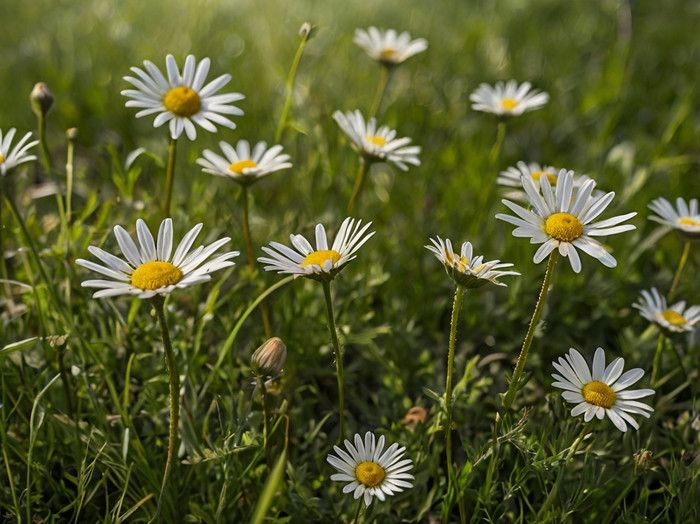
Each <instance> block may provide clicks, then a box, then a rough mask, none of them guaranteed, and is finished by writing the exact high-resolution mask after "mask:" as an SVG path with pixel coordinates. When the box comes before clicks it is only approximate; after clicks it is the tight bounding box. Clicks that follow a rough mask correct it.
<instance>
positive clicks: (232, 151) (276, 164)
mask: <svg viewBox="0 0 700 524" xmlns="http://www.w3.org/2000/svg"><path fill="white" fill-rule="evenodd" d="M219 147H220V148H221V151H222V152H223V154H224V155H223V156H221V155H218V154H216V153H214V152H213V151H211V150H209V149H205V150H204V151H203V152H202V157H203V158H198V159H197V164H199V165H200V166H202V168H203V169H202V171H204V172H205V173H209V174H211V175H217V176H223V177H228V178H231V179H233V180H235V181H236V182H238V183H240V184H251V183H253V182H255V181H257V180H259V179H260V178H262V177H264V176H267V175H269V174H271V173H274V172H276V171H280V170H282V169H288V168H290V167H292V164H291V163H290V162H289V155H287V154H283V153H282V146H281V145H275V146H272V147H270V148H268V147H267V144H266V143H265V142H258V143H257V144H255V145H254V146H253V148H252V149H251V147H250V144H249V143H248V141H247V140H239V141H238V143H237V144H236V146H235V147H234V146H232V145H230V144H227V143H226V142H223V141H222V142H219Z"/></svg>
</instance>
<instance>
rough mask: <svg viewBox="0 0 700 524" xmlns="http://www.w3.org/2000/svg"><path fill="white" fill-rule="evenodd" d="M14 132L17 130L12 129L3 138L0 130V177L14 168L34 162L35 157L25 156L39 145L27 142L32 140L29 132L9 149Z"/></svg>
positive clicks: (34, 141) (34, 142)
mask: <svg viewBox="0 0 700 524" xmlns="http://www.w3.org/2000/svg"><path fill="white" fill-rule="evenodd" d="M16 132H17V130H16V129H15V128H14V127H13V128H10V129H9V130H8V131H7V133H5V135H4V136H3V132H2V129H0V175H2V176H5V175H6V174H7V172H8V171H9V170H10V169H12V168H13V167H15V166H18V165H20V164H24V163H25V162H31V161H32V160H36V155H29V154H27V151H29V150H30V149H31V148H32V147H34V146H35V145H37V144H38V143H39V141H38V140H33V141H31V142H30V141H29V140H30V139H31V138H32V133H31V132H29V133H27V134H26V135H24V136H23V137H22V138H21V139H20V140H19V142H17V143H16V144H15V147H13V148H12V149H10V147H11V146H12V139H13V138H14V137H15V133H16Z"/></svg>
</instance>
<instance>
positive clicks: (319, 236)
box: [258, 217, 375, 280]
mask: <svg viewBox="0 0 700 524" xmlns="http://www.w3.org/2000/svg"><path fill="white" fill-rule="evenodd" d="M371 225H372V222H368V223H366V224H365V225H364V226H363V225H362V220H355V219H354V218H350V217H348V218H346V219H345V220H343V223H342V224H341V225H340V229H339V230H338V234H337V235H336V236H335V240H334V241H333V245H332V246H331V247H330V249H329V247H328V237H327V236H326V229H325V228H324V227H323V225H322V224H317V225H316V249H314V248H313V246H312V245H311V244H310V243H309V241H308V240H306V238H304V237H303V236H302V235H289V241H290V242H291V243H292V246H294V248H295V249H292V248H290V247H287V246H285V245H284V244H280V243H279V242H270V246H269V247H267V246H265V247H263V248H262V250H263V251H264V252H265V253H266V254H267V255H269V256H268V257H260V258H258V262H261V263H263V264H266V265H265V271H276V272H278V273H283V274H291V275H295V276H306V277H309V278H314V279H316V280H326V279H332V278H334V277H335V275H336V274H337V273H338V272H339V271H340V270H341V269H342V268H343V266H345V264H347V263H348V262H350V261H351V260H352V259H354V258H355V253H357V250H358V249H360V248H361V247H362V246H363V245H364V243H365V242H367V241H368V240H369V239H370V238H372V236H374V233H375V231H371V232H368V231H367V230H368V229H369V227H370V226H371Z"/></svg>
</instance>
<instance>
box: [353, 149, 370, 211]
mask: <svg viewBox="0 0 700 524" xmlns="http://www.w3.org/2000/svg"><path fill="white" fill-rule="evenodd" d="M370 164H371V162H370V161H369V160H367V159H366V158H365V157H364V156H361V157H360V166H359V168H358V169H357V175H356V176H355V187H353V189H352V196H350V202H348V215H351V214H352V211H353V209H355V204H356V203H357V200H358V199H359V198H360V192H361V191H362V186H363V185H364V183H365V177H366V176H367V171H369V166H370Z"/></svg>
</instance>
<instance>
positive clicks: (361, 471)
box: [355, 461, 386, 488]
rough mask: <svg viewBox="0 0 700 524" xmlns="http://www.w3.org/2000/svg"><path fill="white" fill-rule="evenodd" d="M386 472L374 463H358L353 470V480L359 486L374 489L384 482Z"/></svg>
mask: <svg viewBox="0 0 700 524" xmlns="http://www.w3.org/2000/svg"><path fill="white" fill-rule="evenodd" d="M385 476H386V472H385V471H384V468H383V467H381V466H380V465H379V464H377V463H376V462H371V461H365V462H360V463H359V464H358V465H357V467H356V468H355V478H356V479H357V481H358V482H360V483H361V484H364V485H365V486H367V487H368V488H374V487H376V486H379V484H381V483H382V480H384V477H385Z"/></svg>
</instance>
